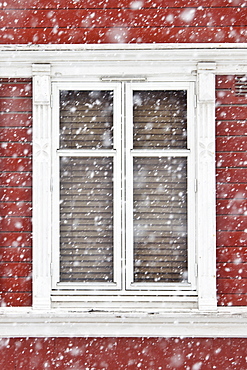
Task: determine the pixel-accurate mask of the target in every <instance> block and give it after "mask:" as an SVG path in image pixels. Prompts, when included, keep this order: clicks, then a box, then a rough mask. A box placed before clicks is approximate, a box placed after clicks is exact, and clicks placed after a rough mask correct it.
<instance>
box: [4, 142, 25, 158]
mask: <svg viewBox="0 0 247 370" xmlns="http://www.w3.org/2000/svg"><path fill="white" fill-rule="evenodd" d="M31 154H32V146H31V143H28V144H27V143H13V142H11V143H9V142H4V143H2V145H1V146H0V156H6V157H13V156H17V157H25V156H30V155H31Z"/></svg>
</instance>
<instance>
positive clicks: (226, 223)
mask: <svg viewBox="0 0 247 370" xmlns="http://www.w3.org/2000/svg"><path fill="white" fill-rule="evenodd" d="M246 227H247V216H242V215H241V216H233V215H230V216H219V215H217V228H218V231H220V230H226V231H244V230H246Z"/></svg>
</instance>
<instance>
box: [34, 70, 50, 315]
mask: <svg viewBox="0 0 247 370" xmlns="http://www.w3.org/2000/svg"><path fill="white" fill-rule="evenodd" d="M32 70H33V188H32V189H33V307H34V308H37V309H48V308H50V303H51V299H50V291H51V271H50V255H51V252H50V249H51V228H50V225H51V182H50V181H51V107H50V89H51V86H50V66H49V65H47V64H36V65H33V67H32Z"/></svg>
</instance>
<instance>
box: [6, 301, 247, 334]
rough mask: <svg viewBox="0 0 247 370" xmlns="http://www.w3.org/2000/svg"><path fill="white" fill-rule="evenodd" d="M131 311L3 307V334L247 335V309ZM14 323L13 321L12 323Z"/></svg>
mask: <svg viewBox="0 0 247 370" xmlns="http://www.w3.org/2000/svg"><path fill="white" fill-rule="evenodd" d="M222 311H223V312H221V313H220V312H217V313H207V314H200V313H199V312H198V311H197V310H194V311H191V310H190V311H188V310H184V311H181V312H176V311H172V312H166V313H162V314H160V313H153V312H151V311H150V313H144V312H141V311H140V312H138V313H136V314H130V313H126V312H118V313H108V314H107V313H102V312H98V313H97V312H92V313H82V312H78V313H74V312H72V311H69V310H53V311H49V312H48V311H45V310H41V311H40V312H39V313H37V312H35V311H34V310H32V309H24V308H20V309H16V308H15V309H8V310H6V311H5V309H1V311H0V332H1V336H2V337H5V338H7V337H24V336H25V337H53V336H55V337H70V336H73V337H115V336H116V337H145V336H147V337H178V336H182V337H208V338H210V337H224V338H226V337H230V338H238V337H239V338H247V310H245V311H242V310H233V311H230V310H229V309H226V310H222ZM13 323H14V324H13Z"/></svg>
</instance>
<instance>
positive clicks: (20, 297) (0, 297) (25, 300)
mask: <svg viewBox="0 0 247 370" xmlns="http://www.w3.org/2000/svg"><path fill="white" fill-rule="evenodd" d="M0 301H1V305H2V307H4V306H6V307H19V306H31V305H32V294H31V293H22V292H18V293H16V292H13V293H5V292H3V293H0Z"/></svg>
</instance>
